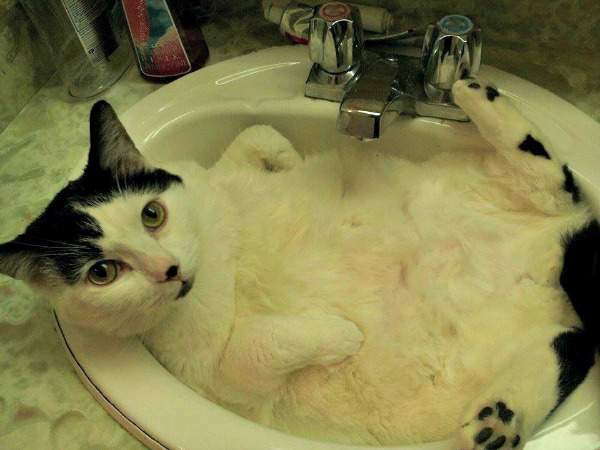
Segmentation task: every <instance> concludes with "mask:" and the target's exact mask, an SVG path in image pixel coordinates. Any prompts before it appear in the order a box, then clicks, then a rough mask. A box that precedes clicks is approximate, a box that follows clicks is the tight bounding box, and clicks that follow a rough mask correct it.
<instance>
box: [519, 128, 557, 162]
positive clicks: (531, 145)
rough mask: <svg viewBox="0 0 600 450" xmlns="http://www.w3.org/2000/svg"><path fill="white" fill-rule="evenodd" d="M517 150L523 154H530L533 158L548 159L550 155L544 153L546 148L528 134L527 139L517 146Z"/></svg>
mask: <svg viewBox="0 0 600 450" xmlns="http://www.w3.org/2000/svg"><path fill="white" fill-rule="evenodd" d="M519 149H520V150H523V151H524V152H528V153H531V154H532V155H535V156H542V157H544V158H546V159H550V155H549V154H548V152H547V151H546V148H545V147H544V146H543V145H542V143H541V142H540V141H538V140H537V139H535V138H534V137H533V136H532V135H530V134H528V135H527V137H526V138H525V140H524V141H523V142H521V144H519Z"/></svg>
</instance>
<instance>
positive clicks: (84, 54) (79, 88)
mask: <svg viewBox="0 0 600 450" xmlns="http://www.w3.org/2000/svg"><path fill="white" fill-rule="evenodd" d="M21 4H22V5H23V8H24V9H25V12H26V13H27V15H28V16H29V18H30V19H31V21H32V22H33V24H34V26H35V28H36V29H37V31H38V33H39V34H40V37H41V39H42V41H43V42H44V43H45V44H46V45H47V46H48V47H49V49H50V53H51V54H52V59H53V60H54V61H55V63H56V69H57V71H58V74H59V76H60V78H61V79H62V81H63V82H64V84H65V85H66V87H67V90H68V92H69V94H70V95H72V96H73V97H79V98H88V97H92V96H94V95H97V94H99V93H100V92H102V91H104V90H106V89H108V88H109V87H110V86H111V85H112V84H113V83H115V82H116V81H117V80H118V79H119V78H120V77H121V75H122V74H123V73H124V72H125V70H126V69H127V68H128V67H129V65H130V64H131V50H130V49H129V46H128V45H127V34H126V27H125V21H124V18H123V15H122V11H121V8H120V7H119V4H118V2H117V1H116V0H101V1H97V0H45V1H39V0H21Z"/></svg>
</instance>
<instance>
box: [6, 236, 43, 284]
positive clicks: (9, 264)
mask: <svg viewBox="0 0 600 450" xmlns="http://www.w3.org/2000/svg"><path fill="white" fill-rule="evenodd" d="M35 258H36V255H35V254H34V253H33V252H31V251H28V250H25V249H24V248H22V247H21V246H20V245H18V244H15V243H14V242H7V243H6V244H0V274H4V275H8V276H9V277H12V278H14V279H16V280H23V281H28V280H31V279H33V278H35V277H36V276H37V275H38V268H37V265H36V264H35Z"/></svg>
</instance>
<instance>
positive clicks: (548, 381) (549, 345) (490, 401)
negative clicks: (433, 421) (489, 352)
mask: <svg viewBox="0 0 600 450" xmlns="http://www.w3.org/2000/svg"><path fill="white" fill-rule="evenodd" d="M594 358H595V347H594V344H593V341H592V339H590V336H589V335H587V334H586V333H584V332H583V331H581V330H575V329H566V328H563V327H559V326H552V327H547V328H545V329H543V330H540V331H539V332H536V333H535V335H534V336H531V339H529V340H528V341H527V344H526V345H524V346H523V349H522V350H520V354H519V355H517V356H516V357H515V358H514V359H513V360H512V361H511V362H510V363H509V364H508V365H507V367H505V368H504V369H503V370H502V371H501V372H500V373H499V374H498V375H497V377H496V378H495V379H494V381H493V382H492V383H491V385H490V386H489V387H488V388H487V389H485V390H484V392H482V393H481V394H480V395H479V396H478V397H477V398H476V399H475V401H474V402H473V403H472V404H471V405H470V406H469V407H468V408H467V411H466V414H465V416H464V420H463V426H462V428H461V429H460V431H459V434H458V446H457V447H458V448H459V449H460V450H508V449H521V448H523V446H524V445H525V443H526V441H527V440H528V439H529V438H530V437H531V436H532V435H533V433H534V432H535V430H536V428H537V427H538V426H539V425H541V424H542V422H543V421H544V419H546V418H547V417H548V415H550V414H551V413H552V412H553V411H554V409H555V408H556V407H557V406H558V405H560V403H562V401H563V400H564V399H565V398H566V397H567V396H568V395H569V394H570V393H571V392H572V391H573V390H574V389H575V388H576V387H577V386H578V385H579V384H580V383H581V382H582V381H583V380H584V378H585V377H586V375H587V373H588V371H589V369H590V368H591V367H592V366H593V364H594Z"/></svg>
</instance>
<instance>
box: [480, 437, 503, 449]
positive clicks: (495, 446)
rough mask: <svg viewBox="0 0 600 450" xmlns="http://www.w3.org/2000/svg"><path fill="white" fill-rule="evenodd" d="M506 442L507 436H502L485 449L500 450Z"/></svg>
mask: <svg viewBox="0 0 600 450" xmlns="http://www.w3.org/2000/svg"><path fill="white" fill-rule="evenodd" d="M505 442H506V437H505V436H500V437H498V438H496V439H494V440H493V441H492V442H490V443H489V444H487V445H486V446H485V450H498V449H499V448H500V447H502V446H503V445H504V443H505Z"/></svg>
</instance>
